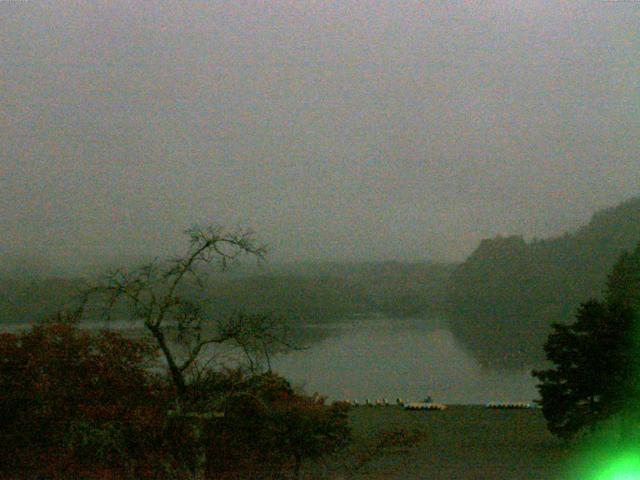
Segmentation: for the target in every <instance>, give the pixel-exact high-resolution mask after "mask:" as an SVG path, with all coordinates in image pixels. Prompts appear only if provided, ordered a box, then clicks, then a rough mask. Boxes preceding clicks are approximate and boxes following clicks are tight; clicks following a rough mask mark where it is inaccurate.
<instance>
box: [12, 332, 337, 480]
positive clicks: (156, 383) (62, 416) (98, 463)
mask: <svg viewBox="0 0 640 480" xmlns="http://www.w3.org/2000/svg"><path fill="white" fill-rule="evenodd" d="M157 357H158V350H157V348H156V347H155V346H154V345H153V344H150V343H148V342H145V341H143V340H132V339H127V338H125V337H123V336H122V335H120V334H117V333H113V332H100V333H97V334H90V333H89V332H87V331H83V330H79V329H77V328H75V327H74V326H73V325H69V324H59V323H55V324H48V325H40V326H37V327H34V328H33V329H31V330H29V331H26V332H22V333H19V334H9V333H5V334H0V425H2V429H1V430H0V478H7V479H26V478H50V479H72V478H84V479H141V478H154V479H157V478H163V479H164V478H174V479H181V478H184V479H192V478H199V479H204V478H234V479H240V478H265V479H266V478H282V477H283V476H286V475H294V474H295V473H296V472H297V471H299V469H300V468H301V467H302V465H303V464H304V462H305V461H307V460H308V459H310V458H315V457H318V456H321V455H323V454H326V453H329V452H333V451H336V450H337V449H339V448H341V447H342V446H343V445H344V444H345V443H346V442H347V440H348V438H349V425H348V417H347V408H346V406H345V405H342V404H332V405H326V404H325V403H324V400H323V399H322V398H317V397H314V398H311V397H308V396H305V395H302V394H299V393H296V392H294V391H293V389H292V388H291V386H290V385H289V384H288V383H287V381H286V380H284V379H283V378H281V377H278V376H276V375H274V374H270V373H263V374H247V373H244V372H242V371H240V370H226V371H211V370H202V371H201V372H200V374H199V376H198V378H197V379H195V380H194V381H192V382H190V383H189V385H188V386H187V388H186V391H185V392H182V393H180V392H178V391H177V389H176V387H175V384H174V383H173V381H172V380H171V379H170V378H169V377H168V376H166V375H163V374H159V373H154V371H158V369H157V368H156V369H155V370H154V369H153V368H150V367H153V365H154V364H155V361H156V360H157Z"/></svg>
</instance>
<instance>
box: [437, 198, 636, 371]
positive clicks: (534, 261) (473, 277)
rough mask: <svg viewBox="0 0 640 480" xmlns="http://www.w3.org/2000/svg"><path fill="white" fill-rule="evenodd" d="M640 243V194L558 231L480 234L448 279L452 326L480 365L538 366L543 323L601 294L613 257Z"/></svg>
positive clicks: (571, 312)
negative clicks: (549, 234) (531, 237)
mask: <svg viewBox="0 0 640 480" xmlns="http://www.w3.org/2000/svg"><path fill="white" fill-rule="evenodd" d="M639 241H640V197H638V198H633V199H631V200H628V201H626V202H624V203H622V204H620V205H618V206H616V207H613V208H609V209H606V210H602V211H600V212H598V213H596V214H595V215H594V216H593V217H592V219H591V221H590V222H589V223H588V224H587V225H586V226H584V227H582V228H580V229H579V230H578V231H577V232H575V233H572V234H565V235H564V236H562V237H558V238H551V239H546V240H537V241H533V242H525V241H524V240H523V239H522V237H518V236H511V237H497V238H494V239H490V240H483V241H482V242H481V243H480V245H479V246H478V248H477V249H476V250H475V251H474V252H473V253H472V254H471V256H469V258H467V259H466V261H465V262H463V263H462V264H461V265H460V266H459V267H458V268H457V269H456V270H455V271H454V273H453V275H452V277H451V281H450V283H449V287H448V316H449V318H450V322H451V329H452V331H453V333H454V334H455V335H456V337H457V338H458V339H459V340H461V341H462V342H463V343H464V344H465V346H467V347H468V348H470V349H471V351H472V352H473V353H474V354H475V355H476V356H477V357H478V358H479V359H480V360H481V361H482V363H483V364H485V365H488V366H499V367H514V368H518V367H524V366H531V365H539V364H540V362H542V360H543V358H544V352H543V350H542V345H543V343H544V340H545V339H546V337H547V335H548V333H549V331H550V324H551V323H552V322H565V321H570V320H571V318H572V317H573V315H574V313H575V309H576V308H577V307H578V305H579V304H580V302H582V301H585V300H586V299H588V298H591V297H598V296H600V294H601V293H602V290H603V288H604V286H605V282H606V277H607V273H608V272H610V271H611V269H612V267H613V265H614V264H615V262H616V260H617V259H618V258H619V256H620V255H621V253H622V252H623V251H625V250H633V249H634V248H635V246H636V244H637V243H638V242H639Z"/></svg>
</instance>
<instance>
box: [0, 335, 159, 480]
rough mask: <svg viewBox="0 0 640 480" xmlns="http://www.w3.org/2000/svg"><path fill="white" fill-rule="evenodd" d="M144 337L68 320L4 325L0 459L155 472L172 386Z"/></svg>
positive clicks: (79, 469) (85, 473) (88, 474)
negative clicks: (21, 328) (159, 373)
mask: <svg viewBox="0 0 640 480" xmlns="http://www.w3.org/2000/svg"><path fill="white" fill-rule="evenodd" d="M154 354H155V352H154V350H153V349H152V348H151V347H150V346H149V345H147V344H145V343H144V342H142V341H138V340H130V339H127V338H124V337H123V336H122V335H120V334H117V333H113V332H100V333H98V334H96V335H91V334H89V333H88V332H86V331H82V330H79V329H77V328H75V327H73V326H70V325H62V324H53V325H46V326H36V327H34V328H33V329H32V330H30V331H27V332H23V333H20V334H2V335H0V425H2V428H1V430H0V469H2V470H3V472H4V475H5V476H7V475H8V476H11V475H12V474H16V475H17V474H18V473H19V472H22V474H24V475H32V474H33V475H42V476H46V477H52V478H55V477H61V478H68V477H70V476H80V477H83V478H108V477H123V476H135V477H139V478H140V477H145V476H147V477H149V476H154V475H155V473H157V470H158V468H157V466H158V465H160V466H161V465H162V464H161V462H159V461H158V460H159V456H160V455H161V449H162V445H163V437H162V432H163V425H164V412H165V409H166V405H167V402H168V401H169V400H170V394H171V393H170V391H169V390H168V388H167V387H166V384H165V383H164V382H162V381H161V380H160V379H158V378H156V377H154V376H152V375H151V374H150V373H148V372H147V371H146V370H145V369H144V368H143V363H144V362H145V360H148V359H149V358H150V357H152V356H153V355H154Z"/></svg>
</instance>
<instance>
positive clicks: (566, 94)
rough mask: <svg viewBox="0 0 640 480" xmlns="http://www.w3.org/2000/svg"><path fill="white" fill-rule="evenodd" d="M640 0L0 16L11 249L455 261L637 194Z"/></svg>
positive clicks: (92, 9)
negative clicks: (238, 232)
mask: <svg viewBox="0 0 640 480" xmlns="http://www.w3.org/2000/svg"><path fill="white" fill-rule="evenodd" d="M639 27H640V2H634V1H609V2H607V1H575V0H572V1H570V2H562V1H559V0H554V1H549V2H546V1H519V0H515V1H513V0H494V1H486V2H471V1H469V2H460V1H450V2H430V1H425V0H423V1H415V2H408V1H397V0H396V1H392V0H389V1H372V0H366V1H365V0H359V1H355V0H343V1H336V2H323V1H300V2H296V1H293V0H290V1H268V2H262V1H261V2H258V1H251V2H250V1H240V0H234V1H229V2H215V1H211V2H179V3H178V2H157V3H154V2H147V1H145V2H138V1H133V0H131V1H128V2H111V1H109V2H102V3H99V2H88V3H82V4H80V3H77V4H76V3H71V2H38V1H30V2H2V3H0V35H1V36H0V55H1V56H0V81H1V82H2V83H1V86H0V169H1V170H0V182H1V184H0V222H1V223H0V225H1V228H2V238H0V248H2V249H4V250H28V251H31V250H35V251H38V252H39V253H41V254H45V255H47V254H49V255H53V256H54V257H56V258H74V257H75V256H79V258H81V259H83V260H85V259H87V258H90V257H93V256H99V257H102V256H105V255H112V254H120V253H125V252H129V253H144V252H161V253H165V252H170V251H172V250H174V249H175V247H176V246H177V245H179V243H178V241H179V232H181V231H182V230H183V229H184V228H186V227H188V226H189V225H191V224H193V223H194V222H201V223H203V222H210V221H215V222H218V223H222V224H226V225H237V224H240V225H250V226H252V227H253V228H254V229H255V230H256V231H257V232H258V233H259V236H260V238H262V239H263V240H265V241H267V242H268V243H269V244H270V245H271V246H272V254H271V257H272V258H273V259H275V260H281V259H347V258H348V259H362V258H371V259H391V258H403V259H429V258H430V259H434V260H443V259H449V260H451V259H461V258H463V257H464V256H465V255H467V254H468V253H470V252H471V250H472V249H473V248H474V247H475V246H476V244H477V242H478V241H479V240H480V239H481V238H483V237H488V236H493V235H495V234H498V233H501V234H509V233H521V234H524V235H525V236H527V237H531V236H534V235H536V236H541V237H544V236H547V235H551V234H558V233H561V232H562V231H563V230H565V229H566V228H575V227H576V226H578V225H579V224H581V223H584V222H586V221H587V220H588V218H589V215H590V213H591V212H593V211H594V210H595V209H598V208H602V207H604V206H609V205H612V204H615V203H617V202H619V201H621V200H623V199H625V198H628V197H629V196H633V195H637V194H639V193H640V189H639V185H640V155H639V145H640V144H639V140H638V139H639V138H640V111H639V105H640V80H639V79H640V74H639V72H640V48H639V47H640V32H639V31H638V29H639Z"/></svg>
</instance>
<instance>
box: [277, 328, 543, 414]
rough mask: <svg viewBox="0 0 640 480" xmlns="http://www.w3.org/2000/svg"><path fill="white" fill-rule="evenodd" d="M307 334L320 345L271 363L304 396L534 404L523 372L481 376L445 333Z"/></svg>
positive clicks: (356, 330) (324, 330) (529, 381)
mask: <svg viewBox="0 0 640 480" xmlns="http://www.w3.org/2000/svg"><path fill="white" fill-rule="evenodd" d="M438 323H440V324H442V322H438ZM307 328H308V329H310V330H312V331H313V330H316V331H317V334H318V336H319V337H320V336H325V338H324V340H322V341H320V342H317V343H312V344H311V346H310V348H309V349H307V350H305V351H301V352H293V353H290V354H288V355H285V356H281V357H278V358H276V359H275V360H274V362H273V363H274V370H276V371H277V372H279V373H281V374H283V375H284V376H285V377H287V378H289V379H290V380H291V381H292V382H293V383H294V384H296V385H301V386H303V387H304V389H305V390H306V391H307V392H308V393H312V392H316V391H317V392H320V393H322V394H326V395H328V396H329V397H330V398H332V399H357V400H359V401H363V400H364V399H365V398H368V399H370V400H375V399H379V398H383V397H384V398H387V399H389V400H395V398H396V397H400V398H402V399H409V400H420V399H422V398H424V397H425V396H427V395H430V396H431V397H432V398H433V400H434V401H442V402H447V403H487V402H489V401H531V400H532V399H534V398H537V391H536V389H535V379H533V378H532V377H531V375H530V373H529V371H517V372H496V371H486V370H483V369H482V368H481V367H480V366H479V365H478V363H477V362H476V361H475V360H474V358H473V357H472V356H471V354H469V353H468V352H466V351H464V350H463V349H462V348H461V347H460V345H458V344H457V342H456V341H455V338H454V337H453V335H452V334H451V333H450V332H449V331H448V330H446V329H444V328H437V327H433V326H430V325H429V322H428V321H425V320H417V319H412V320H400V319H384V318H382V319H381V318H373V319H358V320H352V321H348V322H341V323H340V324H333V325H328V326H327V325H318V326H313V325H310V326H307ZM327 330H332V331H331V332H327ZM328 333H329V335H328V336H327V334H328Z"/></svg>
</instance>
